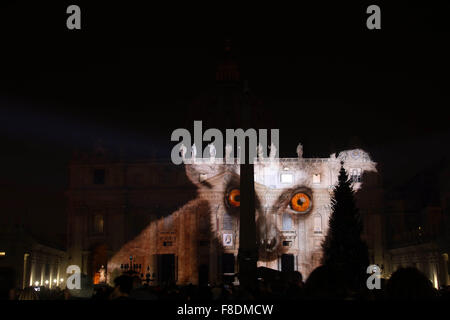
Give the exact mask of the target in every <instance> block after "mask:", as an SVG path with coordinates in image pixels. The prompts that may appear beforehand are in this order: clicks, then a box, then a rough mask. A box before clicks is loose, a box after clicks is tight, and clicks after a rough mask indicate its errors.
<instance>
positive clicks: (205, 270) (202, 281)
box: [198, 264, 209, 286]
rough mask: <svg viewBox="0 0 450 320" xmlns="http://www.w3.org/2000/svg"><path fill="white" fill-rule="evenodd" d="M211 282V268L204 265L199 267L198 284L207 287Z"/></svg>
mask: <svg viewBox="0 0 450 320" xmlns="http://www.w3.org/2000/svg"><path fill="white" fill-rule="evenodd" d="M208 282H209V266H208V265H206V264H202V265H200V266H199V267H198V284H199V285H200V286H206V285H208Z"/></svg>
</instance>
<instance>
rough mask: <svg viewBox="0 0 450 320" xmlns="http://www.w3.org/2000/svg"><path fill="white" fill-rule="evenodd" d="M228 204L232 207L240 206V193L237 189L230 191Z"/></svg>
mask: <svg viewBox="0 0 450 320" xmlns="http://www.w3.org/2000/svg"><path fill="white" fill-rule="evenodd" d="M227 199H228V203H229V204H230V205H231V206H233V207H239V206H240V205H241V191H240V190H239V189H232V190H231V191H230V193H228V196H227Z"/></svg>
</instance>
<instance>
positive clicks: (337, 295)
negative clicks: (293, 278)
mask: <svg viewBox="0 0 450 320" xmlns="http://www.w3.org/2000/svg"><path fill="white" fill-rule="evenodd" d="M304 292H305V298H307V299H345V298H347V297H348V291H347V286H346V285H345V283H344V281H343V278H342V277H341V275H340V274H339V272H337V271H336V270H335V269H333V268H332V267H329V266H319V267H317V268H316V269H314V270H313V272H311V274H310V275H309V277H308V279H307V280H306V283H305V291H304Z"/></svg>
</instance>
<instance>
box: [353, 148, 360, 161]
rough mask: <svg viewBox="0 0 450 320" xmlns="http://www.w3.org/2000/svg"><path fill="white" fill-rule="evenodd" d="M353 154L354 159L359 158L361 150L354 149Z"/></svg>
mask: <svg viewBox="0 0 450 320" xmlns="http://www.w3.org/2000/svg"><path fill="white" fill-rule="evenodd" d="M351 155H352V158H353V159H359V157H360V156H361V153H360V152H359V150H353V151H352V154H351Z"/></svg>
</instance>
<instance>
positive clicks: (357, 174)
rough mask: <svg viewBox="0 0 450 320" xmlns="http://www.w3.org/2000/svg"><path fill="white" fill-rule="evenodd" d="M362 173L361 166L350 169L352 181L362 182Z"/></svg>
mask: <svg viewBox="0 0 450 320" xmlns="http://www.w3.org/2000/svg"><path fill="white" fill-rule="evenodd" d="M361 173H362V170H361V168H353V169H350V180H351V181H352V182H361V180H362V177H361Z"/></svg>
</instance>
